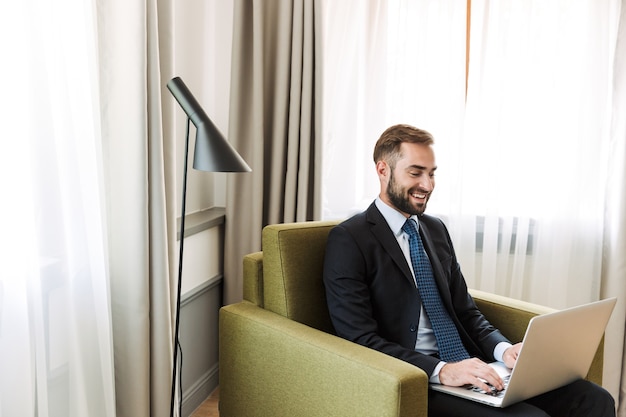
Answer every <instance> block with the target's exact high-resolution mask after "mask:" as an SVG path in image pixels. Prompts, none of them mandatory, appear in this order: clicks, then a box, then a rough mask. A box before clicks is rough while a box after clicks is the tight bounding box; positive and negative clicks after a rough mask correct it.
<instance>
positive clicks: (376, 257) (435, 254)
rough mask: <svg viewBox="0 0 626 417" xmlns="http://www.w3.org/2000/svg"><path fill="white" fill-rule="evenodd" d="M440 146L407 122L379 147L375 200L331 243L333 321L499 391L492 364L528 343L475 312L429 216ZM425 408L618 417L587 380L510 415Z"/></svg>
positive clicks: (439, 398) (423, 363)
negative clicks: (436, 151) (505, 333)
mask: <svg viewBox="0 0 626 417" xmlns="http://www.w3.org/2000/svg"><path fill="white" fill-rule="evenodd" d="M433 143H434V140H433V138H432V136H431V134H430V133H428V132H426V131H424V130H421V129H417V128H415V127H413V126H408V125H396V126H392V127H390V128H389V129H387V130H386V131H385V132H384V133H383V134H382V135H381V137H380V139H379V140H378V142H377V143H376V146H375V149H374V162H375V163H376V173H377V174H378V178H379V181H380V194H379V196H378V198H377V199H376V200H375V201H374V203H372V205H371V206H370V207H369V208H368V209H367V210H366V211H365V212H363V213H360V214H358V215H356V216H354V217H352V218H351V219H349V220H347V221H345V222H343V223H341V224H340V225H338V226H337V227H335V228H333V230H332V231H331V232H330V234H329V237H328V245H327V249H326V258H325V264H324V284H325V286H326V294H327V300H328V308H329V311H330V316H331V318H332V321H333V325H334V326H335V330H336V331H337V334H338V335H339V336H341V337H343V338H345V339H348V340H351V341H353V342H356V343H359V344H362V345H364V346H367V347H370V348H372V349H376V350H379V351H381V352H384V353H386V354H388V355H391V356H394V357H396V358H399V359H401V360H404V361H406V362H409V363H411V364H413V365H415V366H417V367H419V368H421V369H422V370H424V371H425V372H426V374H427V375H428V377H429V378H430V381H431V382H433V383H441V384H444V385H452V386H462V385H466V384H471V385H475V386H478V387H480V388H482V389H484V390H501V389H503V387H504V384H503V381H502V379H501V378H500V376H499V375H498V374H497V373H496V372H495V371H494V370H493V368H491V367H490V366H489V365H487V362H492V361H494V360H499V361H502V362H504V364H505V365H506V366H508V367H509V368H512V367H513V366H514V365H515V362H516V359H517V355H518V352H519V350H520V348H521V343H518V344H515V345H513V344H511V343H510V342H509V341H508V340H507V339H506V338H505V337H504V336H503V335H502V334H501V333H500V332H499V331H498V330H497V329H496V328H494V327H493V326H492V325H491V324H490V323H489V322H488V321H487V320H486V318H485V317H484V316H483V315H482V313H481V312H480V311H479V310H478V308H477V307H476V305H475V303H474V301H473V299H472V297H471V296H470V295H469V293H468V291H467V286H466V283H465V279H464V277H463V275H462V273H461V270H460V267H459V265H458V263H457V260H456V256H455V253H454V249H453V246H452V242H451V240H450V236H449V235H448V232H447V229H446V227H445V226H444V224H443V223H442V222H441V220H439V219H437V218H435V217H432V216H428V215H425V214H424V211H425V210H426V205H427V203H428V200H429V198H430V195H431V194H432V192H433V189H434V186H435V171H436V169H437V166H436V164H435V155H434V151H433V148H432V145H433ZM417 230H419V237H421V239H419V238H418V236H417V234H418V233H417ZM418 241H419V243H418ZM420 245H422V246H423V248H421V246H420ZM414 250H415V252H413V254H412V253H411V252H412V251H414ZM420 250H421V251H422V252H423V251H424V250H425V252H426V256H427V257H422V258H421V259H425V260H426V261H429V262H427V264H426V266H424V264H420V263H419V260H418V259H419V255H417V254H418V253H420V252H419V251H420ZM423 268H425V270H426V272H422V271H423V270H424V269H423ZM416 270H417V271H419V273H417V274H416V273H415V271H416ZM423 275H425V276H427V277H430V278H422V276H423ZM424 279H425V281H424ZM429 280H430V281H429ZM428 282H432V284H428ZM435 282H436V285H435V284H434V283H435ZM427 288H432V291H430V292H429V291H428V289H427ZM433 293H434V295H433ZM433 299H434V300H435V301H432V300H433ZM422 300H423V301H422ZM431 321H432V323H437V326H433V325H432V323H431ZM440 323H441V324H440ZM442 327H445V328H446V330H445V331H443V332H442V330H441V328H442ZM450 341H452V342H450ZM428 409H429V415H430V416H435V415H441V416H454V415H459V416H473V415H475V416H480V417H486V416H516V415H519V416H522V415H523V416H542V417H545V416H562V415H563V416H565V415H567V416H581V417H583V416H584V417H590V416H614V415H615V404H614V401H613V399H612V397H611V396H610V395H609V394H608V393H607V392H606V391H605V390H604V389H602V388H601V387H599V386H597V385H595V384H593V383H590V382H588V381H578V382H575V383H573V384H570V385H568V386H566V387H563V388H560V389H558V390H555V391H552V392H550V393H546V394H543V395H540V396H538V397H535V398H532V399H530V400H527V401H525V402H522V403H518V404H515V405H513V406H510V407H508V408H505V409H497V408H491V407H489V406H485V405H481V404H478V403H474V402H471V401H466V400H463V399H459V398H456V397H453V396H450V395H446V394H442V393H438V392H436V391H433V390H429V402H428Z"/></svg>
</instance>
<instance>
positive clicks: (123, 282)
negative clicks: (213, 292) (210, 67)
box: [97, 0, 176, 417]
mask: <svg viewBox="0 0 626 417" xmlns="http://www.w3.org/2000/svg"><path fill="white" fill-rule="evenodd" d="M97 7H98V16H97V17H98V27H99V40H100V41H99V45H98V48H99V58H100V62H99V66H100V68H99V73H100V78H101V80H100V83H101V108H102V130H103V157H104V175H105V184H106V187H107V217H108V224H109V229H108V236H109V242H108V248H109V262H110V271H109V272H110V287H111V300H112V327H113V339H114V361H115V383H116V401H117V406H116V408H117V416H118V417H139V416H146V417H147V416H152V417H158V416H167V415H169V409H170V384H171V366H172V364H171V357H172V347H171V346H172V342H171V341H172V330H171V329H172V327H173V325H172V323H173V317H172V316H173V313H172V310H173V305H174V297H175V291H174V290H172V289H175V288H176V286H175V282H174V281H175V278H176V273H175V271H173V267H174V265H172V262H170V261H169V260H171V259H175V254H173V253H172V252H173V251H174V252H175V247H176V246H175V244H176V240H175V239H176V229H175V209H174V206H173V202H175V201H176V199H175V197H174V196H173V193H174V184H173V179H174V178H175V175H174V174H173V169H174V161H173V159H172V158H173V156H174V154H175V152H174V142H173V140H174V137H173V135H172V134H171V131H170V128H169V126H170V125H171V122H170V113H171V112H172V111H173V108H172V100H166V99H165V98H166V96H165V91H167V90H165V84H166V82H167V80H168V77H167V76H165V75H164V74H167V75H169V74H171V66H172V65H171V52H170V50H171V44H170V43H171V31H172V28H171V26H172V24H171V16H172V13H171V1H170V0H132V1H128V0H97ZM162 97H163V102H162V101H161V100H162ZM162 111H163V113H162ZM163 114H166V115H167V116H168V117H166V118H163V117H162V115H163ZM164 126H165V127H164Z"/></svg>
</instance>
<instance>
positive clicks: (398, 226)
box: [375, 197, 420, 237]
mask: <svg viewBox="0 0 626 417" xmlns="http://www.w3.org/2000/svg"><path fill="white" fill-rule="evenodd" d="M375 204H376V208H378V210H379V211H380V213H381V214H382V215H383V217H384V218H385V220H386V221H387V224H388V225H389V228H390V229H391V231H392V232H393V234H394V235H395V236H396V237H398V236H400V235H401V234H402V233H404V231H403V230H402V226H404V223H406V217H404V214H402V213H400V212H399V211H398V210H396V209H395V208H393V207H391V206H390V205H388V204H387V203H385V202H384V201H383V200H381V199H380V197H376V201H375ZM410 218H411V219H413V220H415V223H416V224H417V230H419V225H420V222H419V220H418V217H417V216H416V215H412V216H411V217H410Z"/></svg>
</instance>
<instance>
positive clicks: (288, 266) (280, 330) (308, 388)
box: [219, 222, 602, 417]
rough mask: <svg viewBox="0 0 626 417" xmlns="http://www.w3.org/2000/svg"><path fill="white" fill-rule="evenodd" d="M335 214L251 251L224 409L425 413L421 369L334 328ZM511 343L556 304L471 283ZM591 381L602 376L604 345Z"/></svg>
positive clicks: (267, 236) (225, 316) (231, 324)
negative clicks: (331, 256) (326, 274)
mask: <svg viewBox="0 0 626 417" xmlns="http://www.w3.org/2000/svg"><path fill="white" fill-rule="evenodd" d="M336 224H337V223H336V222H302V223H291V224H279V225H271V226H267V227H266V228H264V229H263V238H262V239H263V243H262V244H263V252H257V253H253V254H250V255H247V256H245V257H244V260H243V262H244V264H243V266H244V294H243V296H244V301H242V302H240V303H237V304H232V305H228V306H225V307H223V308H222V309H221V310H220V317H219V323H220V328H219V349H220V360H219V379H220V382H219V384H220V400H219V403H220V404H219V408H220V416H221V417H250V416H259V417H262V416H267V417H270V416H271V417H280V416H289V417H292V416H298V417H309V416H311V417H313V416H320V417H322V416H324V417H328V416H338V417H346V416H373V417H382V416H390V417H391V416H394V417H395V416H402V417H408V416H412V417H417V416H421V417H426V416H427V399H428V379H427V376H426V374H425V373H424V372H423V371H422V370H421V369H419V368H417V367H415V366H413V365H410V364H408V363H406V362H403V361H401V360H398V359H396V358H393V357H391V356H388V355H386V354H383V353H381V352H378V351H375V350H372V349H369V348H366V347H363V346H360V345H358V344H355V343H352V342H349V341H347V340H344V339H342V338H340V337H338V336H336V335H335V334H334V330H333V326H332V324H331V321H330V317H329V314H328V310H327V307H326V296H325V292H324V285H323V282H322V268H323V260H324V251H325V247H326V239H327V236H328V232H329V231H330V229H331V228H332V227H333V226H334V225H336ZM472 295H473V296H474V298H475V300H476V303H477V304H478V306H479V308H480V309H481V311H482V312H483V313H484V314H485V315H486V316H487V318H488V319H489V320H490V321H491V322H492V323H493V324H494V325H495V326H497V327H498V328H500V330H501V331H502V332H503V333H504V334H505V335H506V336H507V337H509V338H510V339H511V340H512V341H519V340H521V339H522V337H523V335H524V332H525V329H526V326H527V325H528V321H529V320H530V319H531V318H532V317H533V316H535V315H537V314H543V313H546V312H549V311H552V310H551V309H549V308H546V307H541V306H538V305H535V304H530V303H525V302H521V301H516V300H513V299H510V298H506V297H501V296H496V295H493V294H488V293H485V292H481V291H472ZM598 352H599V353H598V355H597V356H596V360H595V361H594V363H593V365H592V368H591V371H590V374H589V379H591V380H593V381H595V382H598V383H600V382H601V380H602V354H601V353H602V346H601V347H600V348H599V350H598Z"/></svg>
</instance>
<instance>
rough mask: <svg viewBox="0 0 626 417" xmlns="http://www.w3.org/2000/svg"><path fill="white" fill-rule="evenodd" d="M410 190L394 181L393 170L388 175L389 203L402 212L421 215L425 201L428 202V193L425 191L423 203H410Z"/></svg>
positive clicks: (424, 209)
mask: <svg viewBox="0 0 626 417" xmlns="http://www.w3.org/2000/svg"><path fill="white" fill-rule="evenodd" d="M410 194H411V191H410V190H407V189H406V188H403V187H402V186H400V185H399V184H397V183H396V181H395V178H394V176H393V171H392V172H391V174H390V176H389V184H388V185H387V198H389V201H390V202H391V204H393V205H394V207H395V208H396V209H398V210H400V211H401V212H403V213H407V214H410V215H411V216H412V215H417V216H421V215H422V214H424V211H426V203H427V202H428V196H429V195H428V194H427V193H426V195H427V197H426V201H424V203H423V204H418V205H415V204H412V203H411V200H410Z"/></svg>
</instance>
